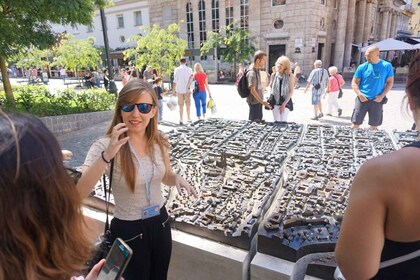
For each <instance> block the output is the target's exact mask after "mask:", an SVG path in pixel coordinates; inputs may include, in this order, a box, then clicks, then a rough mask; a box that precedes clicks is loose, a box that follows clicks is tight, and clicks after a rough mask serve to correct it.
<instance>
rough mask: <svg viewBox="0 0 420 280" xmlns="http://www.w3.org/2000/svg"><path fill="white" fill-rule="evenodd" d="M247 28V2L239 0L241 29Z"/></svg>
mask: <svg viewBox="0 0 420 280" xmlns="http://www.w3.org/2000/svg"><path fill="white" fill-rule="evenodd" d="M248 27H249V3H248V0H241V29H248Z"/></svg>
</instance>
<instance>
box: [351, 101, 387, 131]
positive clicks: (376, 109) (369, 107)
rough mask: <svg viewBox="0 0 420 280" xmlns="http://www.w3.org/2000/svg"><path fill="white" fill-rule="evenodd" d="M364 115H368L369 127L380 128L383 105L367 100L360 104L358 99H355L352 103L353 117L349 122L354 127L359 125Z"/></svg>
mask: <svg viewBox="0 0 420 280" xmlns="http://www.w3.org/2000/svg"><path fill="white" fill-rule="evenodd" d="M366 113H369V125H371V126H380V125H381V124H382V119H383V105H382V103H378V102H375V101H373V100H368V101H366V102H361V101H360V99H359V97H356V99H355V103H354V110H353V115H352V116H351V122H352V124H355V125H361V124H362V123H363V120H364V119H365V116H366Z"/></svg>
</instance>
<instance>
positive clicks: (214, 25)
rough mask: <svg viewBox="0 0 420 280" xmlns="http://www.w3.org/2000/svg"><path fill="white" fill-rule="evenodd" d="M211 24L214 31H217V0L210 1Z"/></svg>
mask: <svg viewBox="0 0 420 280" xmlns="http://www.w3.org/2000/svg"><path fill="white" fill-rule="evenodd" d="M211 25H212V26H211V27H212V28H213V31H214V32H219V28H220V26H219V0H213V1H212V2H211Z"/></svg>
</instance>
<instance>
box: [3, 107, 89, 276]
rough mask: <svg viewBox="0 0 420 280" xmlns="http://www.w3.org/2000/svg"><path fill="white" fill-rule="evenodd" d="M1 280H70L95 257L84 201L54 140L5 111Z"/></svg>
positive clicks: (34, 123) (27, 119)
mask: <svg viewBox="0 0 420 280" xmlns="http://www.w3.org/2000/svg"><path fill="white" fill-rule="evenodd" d="M0 139H1V140H0V279H1V280H11V279H37V280H39V279H65V280H69V279H70V278H71V276H72V275H74V274H75V273H76V274H77V272H78V271H80V270H82V269H83V268H84V267H83V266H84V264H85V262H86V260H87V259H88V258H89V256H90V254H91V245H90V243H89V241H88V240H87V239H86V237H85V235H84V234H83V232H84V220H83V215H82V213H81V208H80V206H81V197H80V195H79V193H78V191H77V189H76V188H75V185H74V183H73V182H72V180H71V179H70V177H69V176H68V175H67V172H66V170H65V168H64V166H63V162H62V160H63V157H62V153H61V150H60V147H59V144H58V142H57V140H56V138H55V137H54V135H53V134H52V133H51V132H50V131H49V130H48V129H47V127H46V126H45V125H44V124H43V123H42V122H41V121H40V120H39V119H38V118H36V117H34V116H30V115H25V114H21V113H13V112H7V111H3V110H1V109H0Z"/></svg>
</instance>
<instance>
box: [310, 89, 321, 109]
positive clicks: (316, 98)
mask: <svg viewBox="0 0 420 280" xmlns="http://www.w3.org/2000/svg"><path fill="white" fill-rule="evenodd" d="M318 92H319V94H318ZM321 95H322V94H321V91H320V90H317V91H312V105H318V104H319V103H320V102H321Z"/></svg>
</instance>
